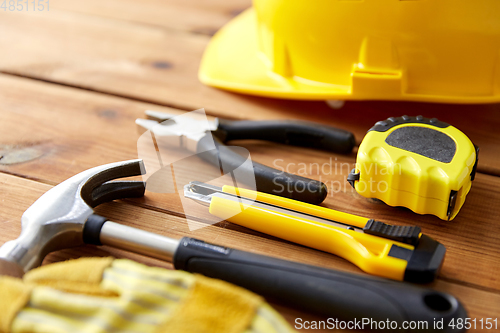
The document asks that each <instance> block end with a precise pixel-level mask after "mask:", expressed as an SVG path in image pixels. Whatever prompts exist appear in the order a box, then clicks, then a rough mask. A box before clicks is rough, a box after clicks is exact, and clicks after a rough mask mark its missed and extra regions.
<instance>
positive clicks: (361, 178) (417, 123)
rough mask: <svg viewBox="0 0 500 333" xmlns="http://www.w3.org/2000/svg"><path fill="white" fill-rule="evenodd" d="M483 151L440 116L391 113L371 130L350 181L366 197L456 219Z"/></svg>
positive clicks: (444, 217) (444, 218)
mask: <svg viewBox="0 0 500 333" xmlns="http://www.w3.org/2000/svg"><path fill="white" fill-rule="evenodd" d="M478 152H479V148H478V147H477V146H475V145H474V144H473V143H472V142H471V140H470V139H469V138H468V137H467V136H466V135H465V134H464V133H462V132H461V131H459V130H458V129H457V128H455V127H453V126H451V125H449V124H447V123H445V122H442V121H439V120H438V119H436V118H432V119H429V118H424V117H422V116H417V117H409V116H402V117H390V118H388V119H387V120H384V121H379V122H377V123H376V124H375V126H373V127H372V128H371V129H370V130H369V131H368V133H367V134H366V136H365V137H364V139H363V141H362V142H361V145H360V146H359V149H358V156H357V159H356V168H355V169H353V170H352V171H351V173H350V174H349V176H348V178H347V180H348V181H349V183H350V184H351V185H352V186H353V187H354V188H355V189H356V191H357V192H358V193H359V194H361V195H362V196H364V197H367V198H377V199H380V200H382V201H383V202H385V203H386V204H388V205H390V206H402V207H407V208H409V209H411V210H412V211H414V212H415V213H418V214H432V215H435V216H437V217H439V218H441V219H443V220H452V219H453V218H455V216H456V215H457V213H458V212H459V210H460V208H461V207H462V205H463V203H464V202H465V197H466V195H467V193H469V190H470V188H471V184H472V181H473V180H474V176H475V173H476V167H477V161H478Z"/></svg>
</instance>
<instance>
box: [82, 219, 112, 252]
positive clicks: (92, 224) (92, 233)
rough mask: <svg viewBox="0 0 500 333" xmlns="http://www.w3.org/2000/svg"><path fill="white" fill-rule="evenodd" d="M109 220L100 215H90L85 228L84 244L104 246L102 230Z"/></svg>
mask: <svg viewBox="0 0 500 333" xmlns="http://www.w3.org/2000/svg"><path fill="white" fill-rule="evenodd" d="M107 220H108V219H107V218H105V217H102V216H100V215H96V214H92V215H90V216H89V218H88V219H87V221H86V222H85V225H84V226H83V242H84V243H85V244H92V245H102V243H101V238H100V236H101V229H102V226H103V225H104V223H105V222H106V221H107Z"/></svg>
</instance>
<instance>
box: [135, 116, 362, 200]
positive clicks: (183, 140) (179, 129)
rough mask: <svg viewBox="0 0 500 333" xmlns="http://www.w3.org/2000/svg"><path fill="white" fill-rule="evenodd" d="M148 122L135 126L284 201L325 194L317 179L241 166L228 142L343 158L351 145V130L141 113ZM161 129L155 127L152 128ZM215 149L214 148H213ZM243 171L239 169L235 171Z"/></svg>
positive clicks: (255, 165) (289, 122)
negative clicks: (299, 149) (257, 143)
mask: <svg viewBox="0 0 500 333" xmlns="http://www.w3.org/2000/svg"><path fill="white" fill-rule="evenodd" d="M145 113H146V116H147V117H148V119H140V118H139V119H137V120H136V124H137V125H139V126H141V127H143V128H145V129H147V130H150V131H151V132H152V133H153V134H154V135H155V136H161V137H165V136H169V137H172V138H173V139H174V141H175V142H177V143H178V144H179V145H180V146H181V147H184V148H187V149H189V150H191V151H192V152H193V153H195V154H198V155H199V156H200V157H201V158H202V159H204V160H205V161H207V162H209V163H211V164H213V165H216V166H220V167H222V166H223V168H222V169H223V170H224V171H225V173H227V172H228V170H234V169H236V168H240V169H239V172H244V173H245V174H246V175H245V177H246V176H248V177H252V178H253V177H254V176H255V185H256V190H257V191H259V192H266V193H270V194H274V195H279V196H282V197H285V198H290V199H294V200H298V201H303V202H307V203H311V204H319V203H321V202H323V200H324V199H325V198H326V196H327V192H328V189H327V186H326V185H325V184H324V183H323V182H321V181H317V180H313V179H309V178H305V177H301V176H298V175H294V174H290V173H287V172H284V171H280V170H277V169H273V168H271V167H268V166H265V165H262V164H260V163H257V162H253V161H252V165H253V168H252V167H246V168H245V167H243V166H245V165H248V164H247V163H245V161H246V160H247V157H243V156H241V155H239V154H238V153H236V152H234V151H233V150H231V149H229V147H226V146H225V143H226V142H229V141H233V140H266V141H272V142H278V143H282V144H287V145H293V146H301V147H311V148H315V149H321V150H326V151H331V152H334V153H342V154H348V153H350V152H351V151H352V148H353V147H354V145H355V139H354V135H353V134H352V133H351V132H348V131H345V130H342V129H338V128H334V127H330V126H325V125H320V124H317V123H312V122H305V121H292V120H270V121H268V120H265V121H247V120H243V121H231V120H227V119H221V118H215V119H214V120H211V121H208V120H207V119H206V118H205V119H197V118H196V117H185V116H179V115H175V114H168V113H163V112H157V111H146V112H145ZM159 124H160V125H161V126H158V125H159ZM214 145H215V146H214ZM241 167H243V170H241Z"/></svg>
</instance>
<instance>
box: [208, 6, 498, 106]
mask: <svg viewBox="0 0 500 333" xmlns="http://www.w3.org/2000/svg"><path fill="white" fill-rule="evenodd" d="M199 77H200V80H201V81H202V82H203V83H205V84H207V85H211V86H215V87H219V88H223V89H228V90H232V91H236V92H241V93H246V94H253V95H261V96H268V97H278V98H290V99H311V100H322V99H335V100H344V99H345V100H412V101H426V102H445V103H491V102H500V1H499V0H482V1H471V0H313V1H304V0H302V1H300V0H254V7H253V8H251V9H248V10H246V11H245V12H243V13H242V14H240V15H239V16H238V17H236V18H235V19H234V20H233V21H231V22H229V23H228V24H227V25H226V26H225V27H223V28H222V29H221V30H220V31H219V32H218V33H217V34H216V35H215V36H214V37H213V39H212V40H211V42H210V44H209V45H208V47H207V49H206V51H205V54H204V56H203V60H202V63H201V67H200V72H199Z"/></svg>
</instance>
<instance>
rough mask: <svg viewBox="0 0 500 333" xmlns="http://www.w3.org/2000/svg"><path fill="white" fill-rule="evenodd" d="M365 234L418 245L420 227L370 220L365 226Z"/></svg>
mask: <svg viewBox="0 0 500 333" xmlns="http://www.w3.org/2000/svg"><path fill="white" fill-rule="evenodd" d="M363 231H364V232H365V234H370V235H374V236H379V237H383V238H387V239H392V240H395V241H398V242H401V243H405V244H411V245H417V244H418V241H419V235H420V232H421V229H420V227H417V226H402V225H391V224H387V223H384V222H380V221H375V220H368V222H367V223H366V225H365V226H364V228H363Z"/></svg>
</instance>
